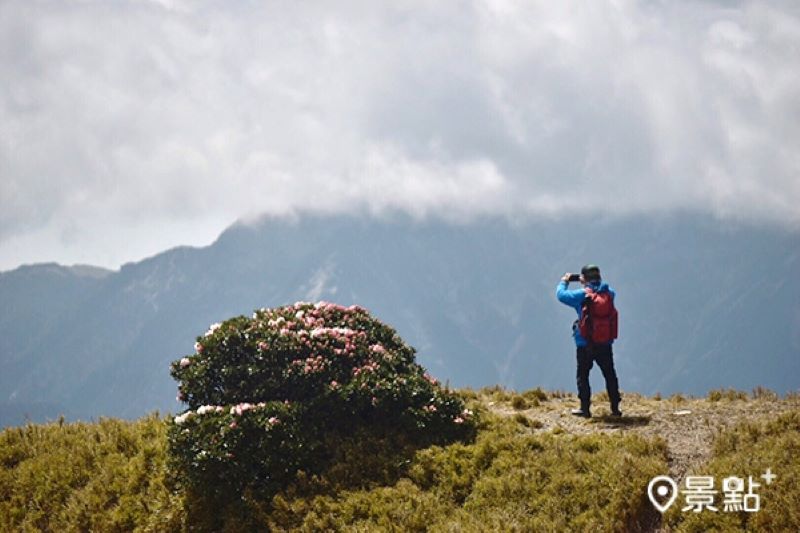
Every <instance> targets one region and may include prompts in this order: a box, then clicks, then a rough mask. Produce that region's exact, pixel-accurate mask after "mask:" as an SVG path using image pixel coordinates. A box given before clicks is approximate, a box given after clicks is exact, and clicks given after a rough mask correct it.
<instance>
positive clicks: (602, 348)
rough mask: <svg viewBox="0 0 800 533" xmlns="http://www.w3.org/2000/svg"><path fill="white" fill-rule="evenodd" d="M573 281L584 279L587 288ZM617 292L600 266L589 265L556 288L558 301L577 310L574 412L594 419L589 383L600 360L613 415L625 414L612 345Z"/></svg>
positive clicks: (615, 331) (614, 335)
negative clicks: (605, 280) (572, 284)
mask: <svg viewBox="0 0 800 533" xmlns="http://www.w3.org/2000/svg"><path fill="white" fill-rule="evenodd" d="M571 281H580V283H581V285H583V288H581V289H577V290H572V291H571V290H569V283H570V282H571ZM615 296H616V293H615V292H614V289H612V288H610V287H609V286H608V284H607V283H603V280H602V278H601V277H600V268H599V267H598V266H597V265H586V266H584V267H583V268H582V269H581V273H580V275H577V274H571V273H566V274H564V277H563V278H561V282H560V283H559V284H558V289H557V290H556V297H557V298H558V301H559V302H561V303H564V304H566V305H568V306H570V307H572V308H573V309H575V311H577V313H578V320H576V321H575V322H574V323H573V324H572V335H573V337H575V345H576V346H577V354H578V375H577V377H578V398H579V399H580V401H581V406H580V408H579V409H573V410H572V414H573V415H576V416H582V417H584V418H590V417H591V416H592V414H591V411H590V410H589V406H590V404H591V397H592V390H591V387H590V386H589V371H590V370H591V369H592V365H593V363H594V362H595V361H596V362H597V366H599V367H600V370H601V371H602V372H603V377H604V378H605V380H606V391H608V399H609V401H610V402H611V414H612V415H613V416H622V413H621V412H620V410H619V402H620V400H621V398H620V394H619V384H618V383H617V372H616V371H615V370H614V354H613V351H612V345H613V344H614V339H615V338H616V337H617V311H616V309H615V307H614V298H615Z"/></svg>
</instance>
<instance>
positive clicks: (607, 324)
mask: <svg viewBox="0 0 800 533" xmlns="http://www.w3.org/2000/svg"><path fill="white" fill-rule="evenodd" d="M585 290H586V299H584V300H583V307H582V308H581V318H580V321H579V322H578V331H579V332H580V334H581V337H583V338H584V339H586V340H587V341H588V342H589V343H591V344H607V343H609V342H611V341H612V340H614V339H616V338H617V309H616V308H615V307H614V297H613V296H611V293H610V292H608V291H605V292H595V291H593V290H592V289H590V288H589V287H586V289H585Z"/></svg>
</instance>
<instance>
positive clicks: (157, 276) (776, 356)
mask: <svg viewBox="0 0 800 533" xmlns="http://www.w3.org/2000/svg"><path fill="white" fill-rule="evenodd" d="M588 262H592V263H597V264H599V265H600V266H601V268H602V270H603V274H604V277H605V279H606V280H607V281H608V282H609V283H610V284H611V285H612V286H613V287H614V288H615V289H616V290H617V292H618V301H617V305H618V308H619V311H620V322H621V325H620V336H621V337H620V340H619V341H618V343H617V345H616V348H615V352H616V363H617V369H618V373H619V376H620V383H621V387H622V388H623V390H627V391H638V392H643V393H647V394H652V393H654V392H657V391H658V392H661V393H662V394H669V393H674V392H682V393H688V394H705V393H706V391H707V390H709V389H712V388H720V387H735V388H739V389H745V390H749V389H750V388H753V387H755V386H757V385H762V386H765V387H770V388H772V389H774V390H776V391H777V392H780V393H784V392H787V391H791V390H798V388H800V288H798V283H797V276H798V272H800V233H797V232H791V231H786V230H782V229H778V228H774V227H753V226H747V225H741V224H731V223H722V222H719V221H717V220H713V219H708V218H702V217H699V216H693V215H685V216H680V217H678V216H670V217H660V218H626V219H609V220H595V219H593V218H591V217H586V218H583V217H581V216H580V215H577V216H575V217H574V218H573V219H570V220H569V221H567V222H565V221H559V222H556V221H542V220H539V221H527V222H520V223H511V222H508V221H506V220H501V219H485V220H481V221H475V222H472V223H469V224H453V223H446V222H440V221H426V222H416V221H412V220H408V219H373V218H356V217H343V216H339V217H304V218H300V219H298V220H294V221H291V220H286V219H264V220H262V221H261V222H258V223H254V224H250V225H245V224H237V225H235V226H233V227H231V228H229V229H228V230H226V231H225V232H224V233H223V234H222V235H221V236H220V237H219V239H218V240H217V241H216V242H215V243H213V244H212V245H210V246H208V247H204V248H188V247H181V248H175V249H172V250H168V251H166V252H163V253H161V254H159V255H157V256H155V257H152V258H149V259H146V260H143V261H140V262H137V263H130V264H126V265H124V266H123V267H122V268H121V269H120V270H119V271H108V270H103V269H99V268H94V267H84V266H81V267H63V266H59V265H56V264H44V265H34V266H23V267H20V268H18V269H16V270H13V271H9V272H3V273H0V302H2V305H1V306H0V424H2V425H9V424H19V423H22V422H24V420H25V418H26V417H29V418H30V419H33V420H42V419H46V418H54V417H57V416H58V415H59V414H65V415H66V416H67V417H68V418H83V419H88V418H91V417H94V418H96V417H98V416H121V417H128V418H132V417H137V416H140V415H142V414H144V413H145V412H148V411H151V410H154V409H159V410H162V411H172V412H176V411H178V410H180V409H182V407H181V404H179V403H178V402H177V401H176V400H175V392H176V385H175V383H174V382H173V381H172V379H171V378H170V376H169V372H168V365H169V363H170V361H172V360H174V359H177V358H179V357H181V356H182V355H185V354H188V353H191V352H192V351H193V348H192V347H193V344H194V341H195V337H196V336H197V335H200V334H202V333H203V332H204V331H205V330H206V328H207V326H208V325H209V324H210V323H212V322H218V321H221V320H223V319H226V318H229V317H232V316H235V315H240V314H250V313H252V311H253V310H254V309H256V308H260V307H271V306H278V305H283V304H287V303H293V302H295V301H297V300H309V301H316V300H320V299H324V300H330V301H336V302H340V303H342V304H352V303H357V304H360V305H363V306H364V307H366V308H368V309H369V310H370V311H372V312H373V313H374V314H375V315H376V316H377V317H378V318H380V319H382V320H383V321H385V322H387V323H389V324H391V325H392V326H394V327H395V328H396V329H397V330H398V332H399V333H400V335H401V336H402V337H403V338H404V339H405V340H406V341H407V342H408V343H409V344H411V345H412V346H414V347H416V348H417V349H418V361H419V362H420V363H421V364H423V365H424V366H426V367H427V368H428V369H429V370H430V372H431V373H432V374H434V375H435V376H437V377H439V378H440V379H442V380H443V381H449V382H450V384H451V385H453V386H459V387H461V386H472V387H480V386H484V385H493V384H501V385H504V386H507V387H511V388H519V389H522V388H529V387H534V386H537V385H541V386H543V387H546V388H548V389H557V388H562V389H567V390H573V389H574V373H575V368H574V367H575V363H574V358H575V354H574V348H573V346H572V339H571V337H570V325H571V323H572V320H573V319H574V316H573V315H574V312H573V311H572V310H571V309H569V308H567V307H565V306H563V305H561V304H560V303H558V302H557V301H556V299H555V288H556V284H557V282H558V280H559V278H560V277H561V275H562V274H563V273H564V272H565V271H568V270H571V271H576V270H578V269H580V267H581V265H583V264H585V263H588ZM595 373H596V375H593V381H592V383H593V386H594V388H595V390H600V389H601V388H602V379H601V378H600V376H599V371H595Z"/></svg>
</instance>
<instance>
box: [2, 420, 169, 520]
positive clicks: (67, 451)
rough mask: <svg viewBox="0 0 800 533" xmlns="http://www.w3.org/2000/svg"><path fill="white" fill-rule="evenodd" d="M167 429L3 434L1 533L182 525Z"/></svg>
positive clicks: (62, 428) (37, 429) (70, 427)
mask: <svg viewBox="0 0 800 533" xmlns="http://www.w3.org/2000/svg"><path fill="white" fill-rule="evenodd" d="M165 448H166V424H165V422H164V421H162V420H160V419H159V418H158V417H157V416H155V415H154V416H150V417H147V418H144V419H142V420H140V421H138V422H123V421H119V420H108V419H103V420H100V421H99V422H97V423H94V424H85V423H76V424H64V423H63V420H62V421H59V422H57V423H52V424H48V425H28V426H25V427H19V428H9V429H6V430H4V431H3V432H2V433H0V468H2V469H0V530H2V531H90V530H91V531H134V530H138V531H164V530H166V529H172V528H174V527H175V524H178V523H180V521H181V520H182V516H181V512H180V506H179V505H178V498H177V497H176V496H175V495H174V494H173V493H172V492H170V491H169V490H168V488H167V486H168V485H167V482H166V477H165V459H166V456H165V455H166V454H165Z"/></svg>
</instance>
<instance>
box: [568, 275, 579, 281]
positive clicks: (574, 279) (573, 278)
mask: <svg viewBox="0 0 800 533" xmlns="http://www.w3.org/2000/svg"><path fill="white" fill-rule="evenodd" d="M569 280H570V281H580V280H581V275H580V274H570V275H569Z"/></svg>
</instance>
